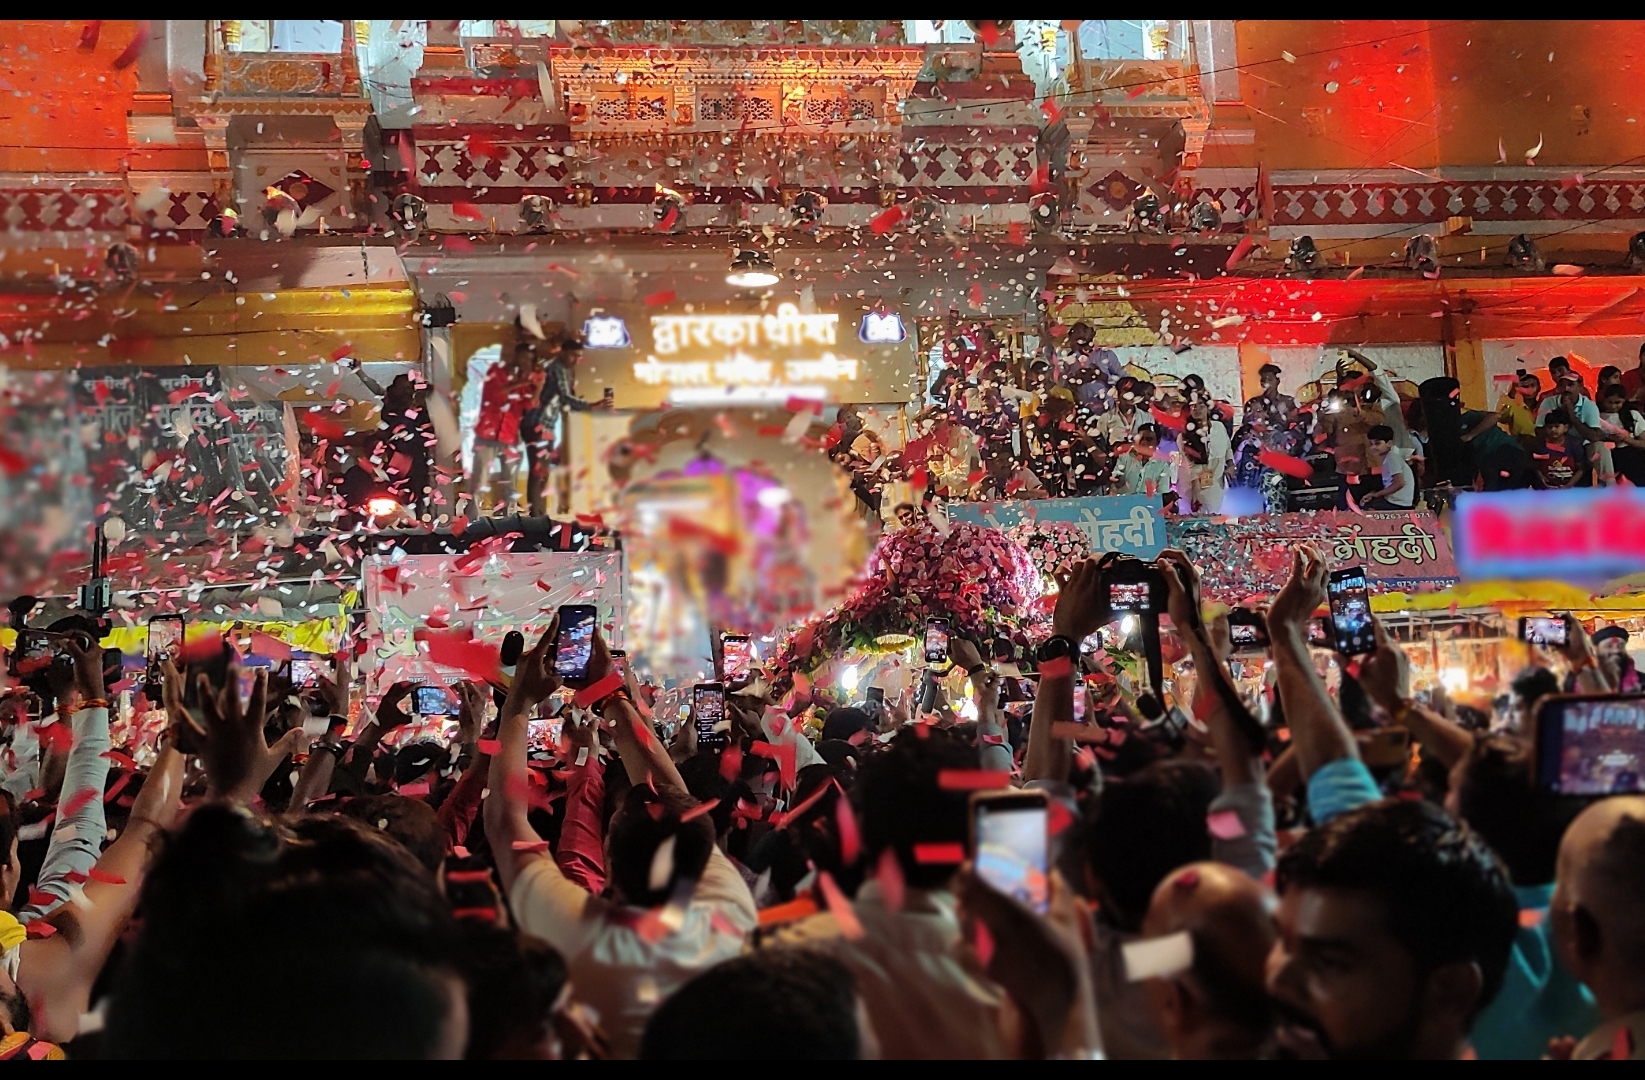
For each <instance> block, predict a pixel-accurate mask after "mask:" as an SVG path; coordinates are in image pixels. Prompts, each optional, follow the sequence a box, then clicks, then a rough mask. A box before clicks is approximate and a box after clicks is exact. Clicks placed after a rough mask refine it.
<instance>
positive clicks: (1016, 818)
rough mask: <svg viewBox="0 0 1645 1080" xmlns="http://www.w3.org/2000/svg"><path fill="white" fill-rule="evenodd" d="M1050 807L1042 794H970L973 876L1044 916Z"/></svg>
mask: <svg viewBox="0 0 1645 1080" xmlns="http://www.w3.org/2000/svg"><path fill="white" fill-rule="evenodd" d="M1049 819H1050V814H1049V807H1048V804H1047V802H1046V797H1045V794H1044V793H1043V792H1038V791H979V792H977V793H975V794H974V795H972V796H971V857H972V859H973V860H974V863H975V866H976V872H977V876H978V877H979V878H981V879H982V880H983V881H985V882H987V883H988V884H989V885H990V886H992V887H993V888H994V889H996V890H998V891H999V892H1001V893H1004V894H1005V895H1006V896H1009V897H1011V898H1012V899H1014V900H1016V901H1018V902H1019V903H1021V904H1024V905H1025V906H1027V907H1028V908H1030V909H1032V910H1033V911H1035V912H1037V913H1039V914H1041V915H1043V914H1045V913H1046V912H1047V911H1049V910H1050V908H1051V878H1050V873H1051V859H1050V836H1049V832H1048V825H1049Z"/></svg>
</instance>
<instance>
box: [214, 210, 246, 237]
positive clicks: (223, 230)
mask: <svg viewBox="0 0 1645 1080" xmlns="http://www.w3.org/2000/svg"><path fill="white" fill-rule="evenodd" d="M206 235H207V236H210V237H211V238H212V239H214V240H222V239H227V238H228V237H231V236H239V235H240V215H239V214H238V213H236V212H235V210H234V207H232V206H230V207H225V208H224V210H223V212H222V213H220V214H218V215H217V216H216V217H214V218H212V219H211V221H210V222H209V223H207V225H206Z"/></svg>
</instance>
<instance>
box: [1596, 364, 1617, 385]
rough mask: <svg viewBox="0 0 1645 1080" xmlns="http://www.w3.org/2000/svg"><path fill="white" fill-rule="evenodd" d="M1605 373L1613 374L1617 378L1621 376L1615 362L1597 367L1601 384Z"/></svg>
mask: <svg viewBox="0 0 1645 1080" xmlns="http://www.w3.org/2000/svg"><path fill="white" fill-rule="evenodd" d="M1607 374H1609V375H1615V376H1616V377H1617V378H1619V379H1620V378H1621V377H1622V369H1621V368H1619V367H1617V366H1616V365H1615V364H1606V365H1605V366H1604V367H1602V368H1600V369H1599V382H1600V384H1601V385H1604V382H1605V376H1606V375H1607Z"/></svg>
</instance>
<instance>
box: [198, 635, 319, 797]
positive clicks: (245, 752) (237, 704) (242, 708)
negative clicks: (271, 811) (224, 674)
mask: <svg viewBox="0 0 1645 1080" xmlns="http://www.w3.org/2000/svg"><path fill="white" fill-rule="evenodd" d="M238 676H239V671H238V669H237V668H234V667H231V668H229V680H228V685H227V686H225V687H223V689H222V690H221V691H219V690H217V689H216V688H215V687H213V686H212V685H211V681H210V680H209V679H207V678H206V677H205V676H204V675H202V676H200V684H199V687H200V703H201V712H202V713H203V714H204V716H205V729H204V731H203V732H200V733H199V734H200V735H201V739H200V759H201V761H202V762H204V764H205V767H206V780H207V784H208V787H209V788H210V791H211V793H212V794H213V795H215V796H217V797H218V798H222V799H229V800H232V801H235V802H250V801H251V799H252V798H253V797H254V796H255V795H256V794H257V793H258V792H259V791H260V790H262V787H263V783H264V781H266V780H267V779H268V777H269V774H270V773H272V772H273V771H274V770H275V768H276V767H278V766H279V764H280V762H281V761H282V760H284V759H285V758H286V757H287V756H288V755H290V754H293V753H295V752H296V751H297V749H298V748H299V746H300V745H301V741H302V738H303V729H302V728H300V727H297V728H292V729H291V730H290V731H288V732H286V733H285V734H284V735H282V736H281V737H280V738H279V739H277V740H275V742H274V745H272V746H270V745H269V744H268V742H267V741H266V740H265V739H264V738H263V718H264V715H265V712H266V708H265V705H266V701H267V698H268V675H267V673H266V672H262V671H259V672H258V673H257V676H256V678H255V679H254V680H253V682H252V687H251V698H250V699H249V700H247V701H241V700H240V691H239V687H238V685H237V683H238V681H239V680H238Z"/></svg>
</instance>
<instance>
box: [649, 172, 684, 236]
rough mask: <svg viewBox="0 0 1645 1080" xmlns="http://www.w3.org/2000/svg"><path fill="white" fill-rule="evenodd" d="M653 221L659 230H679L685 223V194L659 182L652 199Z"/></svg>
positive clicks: (667, 231)
mask: <svg viewBox="0 0 1645 1080" xmlns="http://www.w3.org/2000/svg"><path fill="white" fill-rule="evenodd" d="M651 221H652V228H653V229H655V230H656V231H657V232H666V233H671V232H679V231H680V228H681V226H683V225H684V224H685V196H684V195H681V194H680V193H679V192H678V191H675V190H674V189H673V188H666V187H663V186H662V185H661V184H658V185H657V194H656V195H654V196H653V197H652V199H651Z"/></svg>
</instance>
